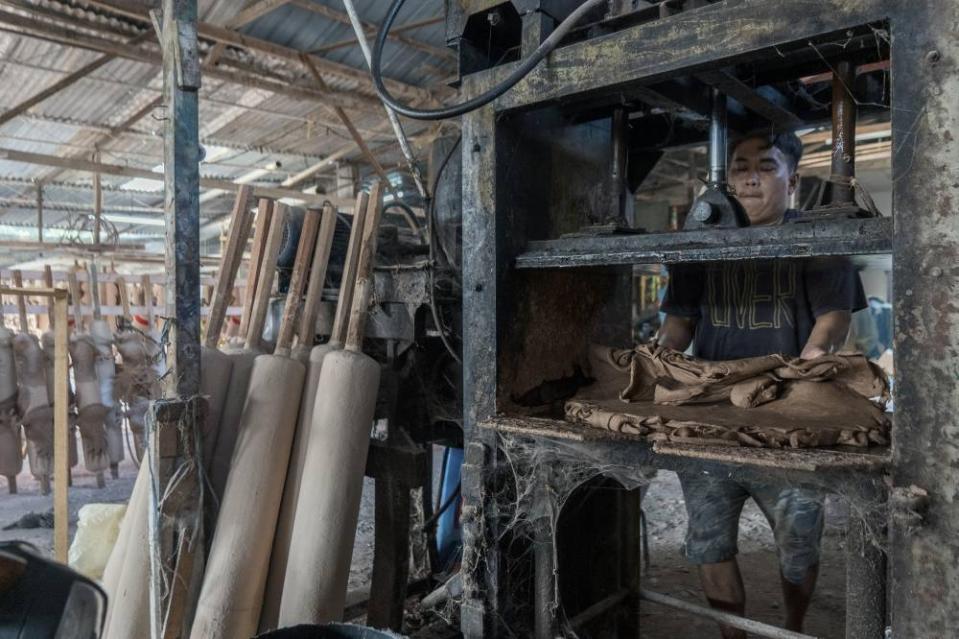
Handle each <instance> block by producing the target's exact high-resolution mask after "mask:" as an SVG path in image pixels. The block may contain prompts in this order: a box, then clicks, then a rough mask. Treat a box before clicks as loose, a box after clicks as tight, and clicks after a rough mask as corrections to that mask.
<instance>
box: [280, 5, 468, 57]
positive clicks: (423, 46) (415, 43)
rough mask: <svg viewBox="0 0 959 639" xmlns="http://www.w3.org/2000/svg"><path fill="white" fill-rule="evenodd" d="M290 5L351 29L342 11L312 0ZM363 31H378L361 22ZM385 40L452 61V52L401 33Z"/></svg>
mask: <svg viewBox="0 0 959 639" xmlns="http://www.w3.org/2000/svg"><path fill="white" fill-rule="evenodd" d="M287 1H288V2H289V3H290V4H292V5H293V6H295V7H299V8H300V9H304V10H306V11H310V12H312V13H316V14H318V15H321V16H323V17H324V18H326V19H328V20H332V21H334V22H339V23H341V24H345V25H348V26H350V27H351V28H352V24H351V23H350V16H348V15H347V14H345V13H343V12H342V11H337V10H336V9H333V8H330V7H328V6H326V5H322V4H317V3H316V2H312V0H287ZM363 29H364V30H365V31H366V32H367V33H370V34H374V35H375V34H376V33H377V32H378V31H379V27H378V26H377V25H375V24H372V23H370V22H366V21H365V20H364V21H363ZM387 38H388V39H390V40H393V41H394V42H399V43H400V44H405V45H406V46H408V47H410V48H411V49H416V50H417V51H422V52H423V53H428V54H430V55H432V56H435V57H437V58H439V59H441V60H453V58H454V56H453V52H452V51H451V50H449V49H446V48H440V47H434V46H433V45H431V44H427V43H425V42H420V41H419V40H416V39H414V38H411V37H409V36H405V35H403V34H402V33H397V32H395V31H393V30H391V31H390V33H389V34H388V35H387Z"/></svg>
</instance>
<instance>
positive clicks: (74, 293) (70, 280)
mask: <svg viewBox="0 0 959 639" xmlns="http://www.w3.org/2000/svg"><path fill="white" fill-rule="evenodd" d="M67 285H68V286H69V287H70V298H71V300H72V301H73V330H75V331H80V329H81V327H82V326H83V317H82V311H81V310H80V282H78V281H77V272H76V271H74V270H73V269H70V270H69V271H67Z"/></svg>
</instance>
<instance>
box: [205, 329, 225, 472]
mask: <svg viewBox="0 0 959 639" xmlns="http://www.w3.org/2000/svg"><path fill="white" fill-rule="evenodd" d="M200 361H201V365H200V371H201V374H200V394H201V395H203V396H204V397H206V398H207V412H206V422H205V424H204V426H203V464H204V465H205V466H206V469H207V474H208V475H209V474H210V471H211V470H212V468H211V466H212V464H213V459H214V456H215V454H216V445H217V440H218V439H219V437H220V434H219V433H220V424H221V422H222V417H223V409H224V408H225V405H226V400H227V395H228V394H229V391H230V375H231V374H232V372H233V358H232V357H230V356H229V355H227V354H226V353H223V352H221V351H220V350H219V349H216V348H209V347H207V346H203V347H202V348H201V351H200ZM231 452H232V451H231Z"/></svg>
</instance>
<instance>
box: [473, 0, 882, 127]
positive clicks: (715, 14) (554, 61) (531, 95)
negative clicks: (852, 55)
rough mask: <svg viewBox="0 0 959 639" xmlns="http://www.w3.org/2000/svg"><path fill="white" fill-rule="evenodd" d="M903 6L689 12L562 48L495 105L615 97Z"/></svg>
mask: <svg viewBox="0 0 959 639" xmlns="http://www.w3.org/2000/svg"><path fill="white" fill-rule="evenodd" d="M896 5H897V3H896V2H890V1H889V0H804V1H803V2H800V3H790V4H789V5H788V6H787V5H783V4H781V3H776V2H768V1H767V0H740V1H738V2H724V3H720V4H717V5H713V6H710V7H704V8H701V9H697V10H695V11H688V12H683V13H679V14H676V15H673V16H670V17H668V18H666V19H662V20H657V21H654V22H649V23H645V24H641V25H638V26H635V27H630V28H627V29H623V30H622V31H619V32H616V33H613V34H611V35H609V36H606V37H602V38H595V39H593V40H588V41H585V42H581V43H576V44H571V45H569V46H566V47H562V48H560V49H558V50H556V51H555V52H553V54H552V55H551V56H550V58H549V60H548V61H546V62H545V63H544V64H541V65H540V66H539V67H537V68H536V69H535V70H534V71H533V72H532V73H531V74H530V75H529V76H528V77H527V78H526V79H524V80H523V81H522V82H520V83H519V84H517V85H516V86H515V87H514V88H513V89H511V90H510V91H509V92H507V93H506V94H505V95H504V96H503V97H501V98H500V99H499V100H497V101H496V102H495V103H494V104H495V105H496V109H497V110H499V111H504V110H509V109H515V108H520V107H530V106H533V105H537V104H542V103H544V102H550V101H554V100H559V99H568V98H572V97H574V96H581V95H583V94H586V93H604V92H605V93H610V94H615V93H617V92H618V91H619V90H621V89H622V88H623V86H624V85H625V84H627V83H630V82H639V83H648V82H653V81H656V80H659V79H662V78H664V77H666V76H668V75H669V74H679V73H680V72H689V71H700V70H704V69H706V68H721V67H726V66H729V65H731V64H736V63H738V62H742V61H745V60H747V59H750V57H755V56H757V55H760V56H761V55H763V50H764V49H766V50H768V49H769V48H770V47H775V46H777V45H782V44H785V43H789V42H801V41H805V40H807V39H808V38H812V37H815V36H818V35H822V34H828V33H842V32H844V31H845V30H847V29H849V28H852V27H856V26H859V25H863V24H866V23H869V22H875V21H880V20H883V19H885V18H886V17H888V16H889V15H890V13H891V12H892V10H893V8H894V7H895V6H896ZM732 25H735V27H736V28H731V26H732ZM513 66H514V65H512V64H505V65H502V66H499V67H496V68H494V69H491V70H489V71H487V72H484V73H482V74H477V75H481V76H482V80H481V81H474V83H472V84H471V85H470V89H469V91H470V95H471V96H472V95H477V94H479V93H480V92H481V91H483V90H485V89H486V88H488V87H490V86H493V85H494V84H496V83H497V82H498V81H500V80H502V79H503V78H504V77H505V76H506V75H507V74H508V73H509V72H510V71H511V70H512V68H513Z"/></svg>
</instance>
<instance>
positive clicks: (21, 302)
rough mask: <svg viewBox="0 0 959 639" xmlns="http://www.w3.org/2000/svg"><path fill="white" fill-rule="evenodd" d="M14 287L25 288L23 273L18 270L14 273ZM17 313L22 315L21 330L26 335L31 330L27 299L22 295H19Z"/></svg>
mask: <svg viewBox="0 0 959 639" xmlns="http://www.w3.org/2000/svg"><path fill="white" fill-rule="evenodd" d="M13 286H14V287H15V288H23V273H21V272H20V271H19V269H18V270H15V271H14V272H13ZM17 311H19V313H20V330H21V331H23V332H24V333H26V332H27V330H29V325H28V324H27V298H26V297H25V296H24V295H23V294H22V293H21V294H20V295H17Z"/></svg>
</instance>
